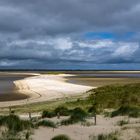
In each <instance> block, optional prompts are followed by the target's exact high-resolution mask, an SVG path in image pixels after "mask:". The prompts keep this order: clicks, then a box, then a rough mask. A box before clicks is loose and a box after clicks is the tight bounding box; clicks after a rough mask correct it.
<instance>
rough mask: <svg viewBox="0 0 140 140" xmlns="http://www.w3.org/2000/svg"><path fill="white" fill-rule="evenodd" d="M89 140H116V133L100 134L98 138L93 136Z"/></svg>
mask: <svg viewBox="0 0 140 140" xmlns="http://www.w3.org/2000/svg"><path fill="white" fill-rule="evenodd" d="M91 140H118V137H117V132H115V133H110V134H107V135H105V134H100V135H98V136H93V137H92V139H91Z"/></svg>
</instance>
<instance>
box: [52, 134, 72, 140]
mask: <svg viewBox="0 0 140 140" xmlns="http://www.w3.org/2000/svg"><path fill="white" fill-rule="evenodd" d="M51 140H71V139H70V138H69V137H68V136H67V135H63V134H61V135H58V136H55V137H53V138H52V139H51Z"/></svg>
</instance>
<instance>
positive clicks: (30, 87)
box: [0, 74, 94, 107]
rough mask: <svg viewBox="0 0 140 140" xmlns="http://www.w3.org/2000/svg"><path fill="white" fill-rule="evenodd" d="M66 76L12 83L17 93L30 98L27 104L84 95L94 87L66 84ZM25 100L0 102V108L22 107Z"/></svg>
mask: <svg viewBox="0 0 140 140" xmlns="http://www.w3.org/2000/svg"><path fill="white" fill-rule="evenodd" d="M68 76H72V75H68V74H59V75H47V74H45V75H38V76H33V77H29V78H25V79H22V80H17V81H14V84H15V85H16V87H17V88H18V90H19V93H23V94H27V95H29V96H30V98H29V100H28V102H30V103H35V102H42V101H47V100H52V99H58V98H64V97H70V96H74V95H78V94H81V93H84V92H86V91H88V90H90V89H92V88H94V87H91V86H83V85H76V84H73V83H67V82H66V77H68ZM26 103H27V99H25V100H18V101H8V102H0V106H1V107H6V106H14V105H23V104H26Z"/></svg>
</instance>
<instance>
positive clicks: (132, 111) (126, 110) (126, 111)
mask: <svg viewBox="0 0 140 140" xmlns="http://www.w3.org/2000/svg"><path fill="white" fill-rule="evenodd" d="M118 115H122V116H123V115H129V116H130V117H139V116H140V108H138V107H132V106H121V107H120V108H119V109H117V110H115V111H113V112H112V114H111V117H114V116H118Z"/></svg>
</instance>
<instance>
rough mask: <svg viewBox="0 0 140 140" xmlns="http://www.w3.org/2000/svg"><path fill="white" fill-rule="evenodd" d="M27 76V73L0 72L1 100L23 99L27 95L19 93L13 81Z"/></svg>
mask: <svg viewBox="0 0 140 140" xmlns="http://www.w3.org/2000/svg"><path fill="white" fill-rule="evenodd" d="M25 77H27V76H26V75H18V74H17V75H15V74H5V73H0V101H11V100H21V99H25V98H27V96H26V95H24V94H21V93H18V91H17V89H16V87H15V85H14V83H13V81H15V80H20V79H23V78H25Z"/></svg>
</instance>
